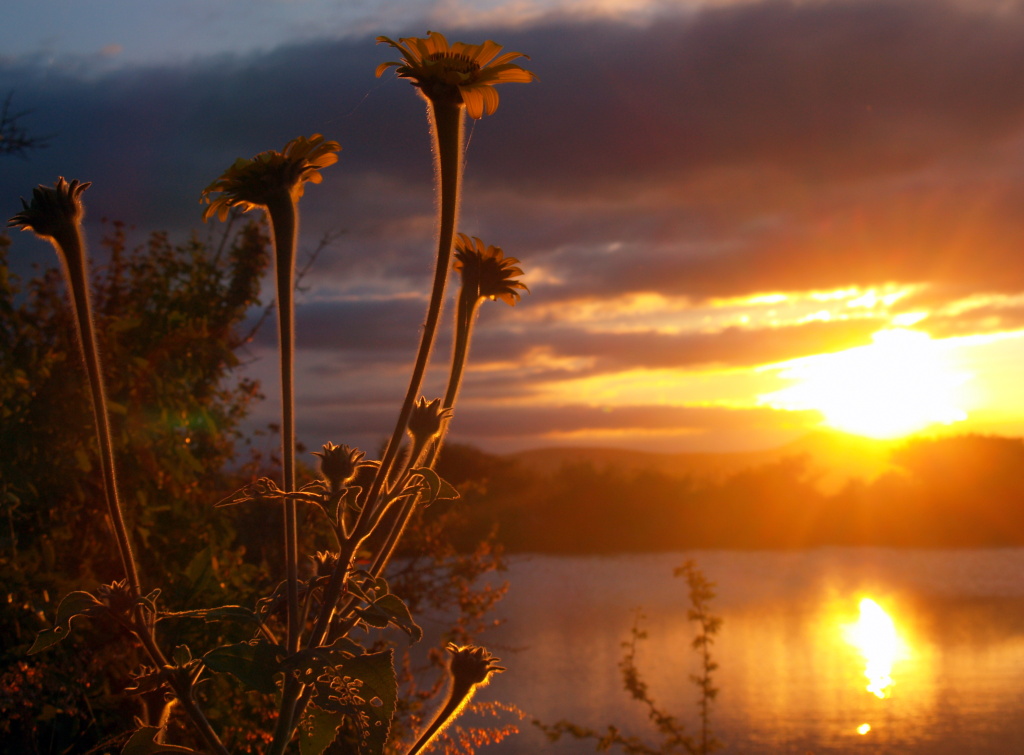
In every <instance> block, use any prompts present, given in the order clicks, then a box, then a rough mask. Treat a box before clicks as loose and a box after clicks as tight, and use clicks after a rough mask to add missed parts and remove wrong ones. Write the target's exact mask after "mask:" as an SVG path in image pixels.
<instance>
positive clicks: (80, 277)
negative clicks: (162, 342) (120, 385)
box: [52, 223, 142, 598]
mask: <svg viewBox="0 0 1024 755" xmlns="http://www.w3.org/2000/svg"><path fill="white" fill-rule="evenodd" d="M52 241H53V245H54V246H55V247H57V252H58V255H57V256H58V257H60V259H61V261H62V262H63V263H64V275H65V278H66V279H67V281H68V289H69V294H70V296H71V306H72V308H73V309H74V312H75V324H76V326H77V330H78V339H79V343H80V344H81V346H82V357H83V358H84V360H85V370H86V375H87V378H88V383H89V391H90V394H91V398H92V411H93V416H94V417H95V420H96V436H97V439H98V441H99V445H100V466H101V467H102V471H103V487H104V489H105V492H106V498H107V510H108V512H109V514H110V520H111V522H112V523H113V526H114V538H115V539H116V541H117V550H118V554H119V555H120V557H121V565H122V568H123V569H124V573H125V576H126V577H127V579H128V584H129V586H130V587H131V591H132V595H133V597H136V598H138V597H139V596H140V595H141V594H142V584H141V582H140V580H139V572H138V568H137V566H136V564H135V554H134V552H133V550H132V545H131V539H130V538H129V536H128V528H127V527H126V526H125V523H124V516H123V513H122V507H121V497H120V494H119V492H118V485H117V470H116V466H115V463H114V444H113V435H112V433H111V431H110V414H109V411H108V408H107V392H106V388H105V387H104V381H103V364H102V362H101V361H100V353H99V349H98V348H97V345H96V331H95V328H94V326H93V322H92V306H91V304H90V301H89V299H90V296H89V276H88V273H87V271H86V259H85V242H84V241H83V240H82V232H81V227H80V226H79V225H78V224H77V223H76V224H74V225H73V226H70V227H68V228H66V229H64V230H63V232H60V233H58V234H56V235H55V236H53V237H52Z"/></svg>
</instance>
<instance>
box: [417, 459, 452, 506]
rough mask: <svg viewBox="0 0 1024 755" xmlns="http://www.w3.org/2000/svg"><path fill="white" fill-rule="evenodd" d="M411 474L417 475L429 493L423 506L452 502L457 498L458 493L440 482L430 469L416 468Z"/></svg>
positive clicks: (438, 476)
mask: <svg viewBox="0 0 1024 755" xmlns="http://www.w3.org/2000/svg"><path fill="white" fill-rule="evenodd" d="M412 473H413V474H417V475H419V476H420V478H421V479H422V480H423V484H424V485H426V486H427V490H428V491H430V496H429V498H428V499H427V501H425V502H424V505H425V506H429V505H430V504H432V503H433V502H434V501H454V500H456V499H457V498H458V497H459V491H458V490H456V489H455V488H454V487H452V486H451V485H450V484H449V483H447V482H445V481H444V480H442V479H441V476H440V475H438V473H437V472H435V471H434V470H433V469H431V468H430V467H417V468H416V469H414V470H412Z"/></svg>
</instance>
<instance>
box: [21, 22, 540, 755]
mask: <svg viewBox="0 0 1024 755" xmlns="http://www.w3.org/2000/svg"><path fill="white" fill-rule="evenodd" d="M378 41H379V42H383V43H386V44H389V45H391V46H393V47H395V48H396V49H398V50H399V51H401V53H402V55H403V57H402V61H400V62H397V63H385V64H382V65H381V66H380V67H378V69H377V75H378V76H380V75H381V74H382V73H383V72H384V71H385V70H387V69H388V68H389V67H390V66H397V67H398V69H397V75H398V76H399V77H402V78H408V79H410V80H411V81H412V83H413V84H414V85H415V86H416V87H417V89H418V90H419V92H420V93H421V94H422V95H423V97H424V99H425V100H426V102H427V106H428V117H429V121H430V126H431V132H432V135H433V138H434V154H435V160H436V180H437V187H438V196H439V197H440V200H439V203H438V243H437V252H436V268H435V274H434V278H433V284H432V288H431V293H430V300H429V304H428V308H427V316H426V320H425V323H424V326H423V332H422V337H421V342H420V346H419V349H418V352H417V355H416V358H415V362H414V365H413V369H412V375H411V377H410V381H409V386H408V389H407V391H406V394H405V397H404V399H403V400H402V404H401V406H400V408H399V411H398V418H397V420H396V423H395V426H394V429H393V430H392V432H391V435H390V438H389V440H388V442H387V444H386V446H385V447H384V449H383V453H382V456H381V458H380V459H379V460H369V459H366V458H365V452H364V451H362V450H359V449H356V448H351V447H349V446H347V445H335V444H334V443H333V442H327V443H325V444H324V446H323V450H322V451H320V452H318V453H317V456H318V457H319V460H320V472H321V479H316V480H314V481H312V482H309V483H307V484H305V485H302V486H299V485H298V483H297V479H296V478H297V473H296V459H295V451H296V439H295V413H294V400H295V380H294V356H295V354H294V352H295V347H294V301H293V293H294V290H295V253H296V246H297V239H298V233H299V211H298V206H299V201H300V199H301V197H302V195H303V192H304V188H305V184H307V183H320V181H321V180H322V176H321V173H320V171H321V170H322V169H324V168H327V167H329V166H331V165H333V164H334V163H335V162H336V161H337V153H338V151H339V150H340V148H341V147H340V145H339V144H338V143H337V142H333V141H328V140H326V139H325V138H324V137H323V136H321V135H319V134H316V135H313V136H311V137H309V138H303V137H300V138H298V139H294V140H292V141H291V142H289V143H288V144H287V145H286V146H285V147H284V149H282V150H281V151H280V152H277V151H268V152H263V153H260V154H258V155H256V156H255V157H253V158H252V159H249V160H245V159H241V160H238V161H236V162H235V164H234V165H232V166H231V167H230V168H229V169H228V170H227V171H226V172H225V173H224V174H223V175H222V176H221V177H220V178H218V179H217V180H215V181H214V182H212V183H211V184H210V185H209V186H208V187H207V188H206V190H205V191H204V192H203V199H204V200H205V201H206V202H207V203H208V207H207V209H206V213H205V217H206V218H207V219H209V218H211V217H216V218H219V219H221V220H224V219H226V218H227V217H228V216H229V214H230V213H231V212H232V211H233V209H234V208H238V209H240V210H243V211H247V210H263V211H264V212H265V213H266V216H267V219H268V220H269V224H270V228H271V239H272V242H273V253H274V269H275V281H276V304H277V316H278V317H277V319H278V333H279V346H280V374H281V407H282V409H281V425H280V427H281V462H282V470H281V477H280V479H277V480H274V479H270V478H267V477H263V478H260V479H257V480H255V481H253V482H252V483H250V484H248V485H246V486H245V487H243V488H242V489H241V490H238V491H236V492H235V493H232V494H230V495H227V496H226V497H225V498H224V499H223V500H222V501H221V502H220V504H219V505H221V506H231V505H246V506H252V507H253V508H252V510H253V511H254V512H259V514H261V515H266V516H275V517H280V521H281V531H282V532H283V533H284V548H283V553H284V564H283V565H282V568H281V573H282V574H283V577H284V578H283V581H282V582H281V583H280V584H279V585H278V586H277V588H276V589H274V590H273V591H272V592H271V594H269V595H265V596H262V597H260V598H259V599H258V600H254V601H253V602H252V603H251V607H250V606H246V605H222V606H216V607H211V608H204V609H197V610H187V611H177V612H172V611H169V610H167V609H166V608H165V607H163V606H162V605H161V601H160V592H161V591H160V589H157V588H156V587H154V586H152V585H147V584H144V582H143V580H142V579H141V577H140V570H139V568H138V564H137V557H136V553H135V549H134V547H133V538H132V532H131V529H130V528H129V527H128V526H127V525H126V523H125V516H124V510H123V505H122V501H123V500H124V499H125V498H128V497H130V496H131V492H132V491H125V490H121V489H120V486H119V483H118V475H117V463H116V460H115V458H114V453H113V446H112V442H111V425H110V412H111V406H110V405H109V402H108V401H107V398H106V394H105V389H104V380H103V375H104V372H103V365H102V361H101V355H100V351H99V349H97V346H96V334H95V332H94V327H93V322H94V317H93V312H92V310H91V305H90V300H89V277H88V265H87V255H86V246H85V241H84V237H83V234H82V229H81V222H82V218H83V215H84V206H83V203H82V194H83V192H84V191H85V190H86V189H87V188H88V187H89V184H88V183H80V182H78V181H71V182H70V183H69V182H67V181H65V180H64V179H63V178H61V179H59V180H58V181H57V183H56V184H55V185H54V186H53V187H47V186H40V187H37V188H36V189H35V190H34V192H33V196H32V200H31V202H23V210H22V212H20V213H18V214H17V215H15V216H14V217H13V218H11V219H10V221H9V225H10V226H12V227H17V228H22V229H24V230H29V231H33V232H35V233H36V234H37V235H38V236H40V237H41V238H43V239H45V240H47V241H50V242H51V243H52V244H53V245H54V247H55V248H56V250H57V252H58V256H59V258H60V260H61V262H62V267H63V270H64V273H65V278H66V281H67V285H68V291H69V295H70V298H71V302H72V305H73V309H74V314H75V320H74V321H75V323H76V334H77V336H78V341H79V344H80V346H81V351H82V355H83V357H84V361H85V364H86V378H87V382H88V385H89V389H90V396H91V404H92V409H93V414H94V416H95V420H96V428H97V437H98V441H99V450H100V459H101V467H102V470H103V482H104V489H105V495H106V502H107V506H106V511H107V515H108V516H109V519H110V521H111V522H112V524H113V530H114V535H115V543H116V549H117V553H118V556H119V561H120V564H121V574H120V576H119V578H118V579H115V580H113V581H112V582H110V583H108V584H105V585H101V586H99V587H97V588H95V589H94V590H92V591H75V592H72V593H70V594H69V595H67V596H66V597H65V598H64V599H63V600H62V601H61V603H60V605H59V607H58V609H57V612H56V617H55V620H54V625H53V627H52V628H51V629H49V630H45V631H43V632H41V633H40V634H39V636H38V637H37V638H36V641H35V643H34V644H33V646H32V648H31V651H30V652H33V653H35V652H39V651H42V650H45V649H46V648H49V647H51V646H53V645H55V644H56V643H58V642H60V641H61V640H63V639H64V638H65V637H66V636H68V634H69V633H70V631H71V629H72V622H73V621H74V620H75V619H76V618H78V617H87V618H94V619H95V618H103V619H105V620H106V621H108V622H113V624H114V625H115V626H117V627H119V628H120V630H121V631H122V632H123V633H124V634H125V635H126V636H129V637H131V638H134V641H135V642H137V644H138V646H139V647H140V649H141V651H142V653H143V655H144V657H145V658H147V660H148V665H147V667H146V668H144V669H143V670H142V671H141V672H140V673H139V674H137V678H136V680H135V688H134V691H135V692H136V693H138V694H151V693H152V694H163V695H164V696H165V698H166V699H167V701H168V704H167V705H165V706H164V708H163V710H164V713H163V714H162V715H161V716H159V720H157V721H141V720H140V721H139V726H138V729H137V730H136V731H135V732H134V733H133V734H132V735H131V737H130V739H129V740H128V742H127V744H126V745H125V747H124V749H123V750H122V752H124V753H129V754H130V755H139V754H142V753H157V752H191V751H193V750H190V749H189V748H188V747H185V746H183V745H181V744H175V743H173V742H171V741H169V740H170V739H172V738H173V732H174V729H173V728H172V727H171V726H169V721H170V720H171V719H172V718H173V716H174V713H175V711H176V710H180V712H181V713H182V714H183V715H184V717H185V718H186V719H187V720H188V722H189V724H190V726H191V728H192V730H193V732H194V734H195V737H196V741H198V742H199V743H200V745H199V746H201V747H202V748H203V749H204V750H205V751H207V752H211V753H222V754H223V753H228V752H229V749H228V747H227V746H226V745H225V742H224V739H223V738H222V735H223V731H222V730H219V729H218V727H217V726H215V725H214V723H213V722H211V719H210V718H209V717H208V716H207V715H206V713H205V712H204V709H203V689H204V687H206V686H209V683H210V682H213V681H215V680H216V679H217V676H218V675H220V674H229V675H232V676H234V677H235V678H236V679H237V680H239V681H240V682H241V683H242V684H243V685H244V686H245V687H247V688H250V689H252V690H255V691H257V692H261V693H264V694H267V695H273V696H275V697H276V700H277V704H276V717H273V724H272V726H273V731H272V733H270V734H268V736H267V740H268V741H269V742H270V744H269V746H268V748H267V750H266V751H267V752H268V753H271V755H280V753H284V752H285V751H286V750H287V749H288V748H289V747H290V746H294V745H295V744H296V743H297V746H298V749H299V752H301V753H302V754H303V755H307V754H308V753H322V752H325V751H331V752H353V753H359V754H360V755H370V754H371V753H383V752H384V751H385V747H386V746H387V745H388V737H389V731H390V729H391V722H392V717H393V715H394V713H395V710H396V707H397V705H398V699H397V698H398V684H397V679H396V671H395V665H394V659H393V657H392V651H391V649H390V648H387V647H385V646H383V645H381V644H379V643H378V642H377V641H376V640H375V639H374V635H373V634H368V635H367V634H365V633H364V632H363V631H360V632H359V633H356V632H355V630H357V629H358V630H367V631H374V630H384V629H386V628H388V627H394V628H397V629H398V630H401V631H402V632H404V633H406V634H407V635H408V636H409V637H410V638H411V639H412V640H413V641H416V640H419V639H420V638H421V636H422V631H421V629H420V628H419V626H418V625H417V624H416V622H415V620H414V619H413V617H412V615H411V612H410V610H409V608H408V607H407V605H406V603H405V602H404V601H403V600H402V598H401V597H399V596H398V595H396V594H394V593H393V592H391V590H390V588H389V585H388V582H387V581H386V579H385V578H384V572H385V568H386V567H387V565H388V562H389V560H390V559H391V557H392V555H393V554H394V553H395V550H396V547H397V545H398V543H399V540H400V539H401V537H402V534H403V532H404V531H405V529H406V526H407V525H408V523H409V521H410V519H411V517H412V516H413V515H414V514H415V513H416V511H417V510H420V509H422V508H424V507H427V506H429V505H431V504H432V503H434V502H436V501H438V500H443V499H452V498H455V497H457V495H458V494H457V492H456V491H455V489H454V488H453V487H452V486H451V485H449V484H448V483H446V482H445V481H444V480H442V479H441V478H440V477H439V476H438V474H437V473H436V472H435V471H434V465H435V463H436V461H437V459H438V453H439V450H440V448H441V445H442V444H443V442H444V438H445V435H446V433H447V430H448V426H449V424H450V422H451V419H452V416H453V412H454V404H455V399H456V397H457V395H458V391H459V385H460V383H461V380H462V375H463V372H464V365H465V359H466V355H467V354H468V350H469V339H470V336H471V334H472V324H473V320H474V318H475V315H476V311H477V308H478V307H479V305H480V303H481V302H482V301H483V300H484V299H487V298H491V299H495V298H501V299H503V300H504V301H506V302H507V303H509V304H515V303H516V301H517V300H518V298H519V290H521V289H525V286H524V285H523V284H522V283H520V282H518V281H517V280H516V279H515V277H516V276H518V275H520V274H521V270H520V269H519V268H518V267H516V266H515V264H516V262H517V260H515V259H513V258H505V257H504V254H503V252H502V251H501V250H500V249H497V248H495V247H489V246H485V245H484V244H483V242H481V241H480V240H479V239H472V240H471V239H470V238H469V237H467V236H464V235H462V234H459V236H458V242H457V243H456V228H457V223H458V207H459V201H460V186H461V176H462V168H463V162H464V154H463V147H464V136H463V124H464V119H465V115H466V114H467V113H468V114H469V115H470V116H471V117H473V118H481V117H482V116H483V115H485V114H487V115H489V114H492V113H493V112H494V111H495V110H496V109H497V106H498V95H497V92H496V91H495V90H494V85H495V84H499V83H505V82H529V81H531V80H532V79H533V75H532V74H531V73H530V72H528V71H526V70H524V69H523V68H521V67H520V66H518V65H516V64H515V63H513V62H512V61H513V60H515V59H517V58H519V57H521V55H520V54H519V53H505V54H501V55H499V53H500V52H501V49H502V48H501V46H500V45H497V44H495V43H494V42H490V41H487V42H484V43H483V44H481V45H467V44H463V43H454V44H449V43H448V42H447V40H446V39H445V38H444V36H443V35H441V34H438V33H436V32H430V33H429V34H428V37H426V38H423V39H419V38H403V39H400V40H399V41H398V42H394V41H392V40H390V39H388V38H386V37H380V38H378ZM455 247H457V248H458V262H457V264H456V269H457V270H459V272H460V273H461V281H462V290H461V292H460V295H459V298H458V302H459V304H458V307H457V313H456V326H455V331H456V335H455V344H456V346H455V349H454V350H453V356H452V361H451V366H450V369H449V383H448V389H447V392H446V396H445V397H444V398H443V399H442V398H436V399H434V400H430V401H428V400H427V399H425V398H423V397H421V396H420V395H419V393H420V389H421V386H422V384H423V379H424V376H425V373H426V370H427V368H428V365H429V363H430V357H431V352H432V348H433V345H434V341H435V339H436V334H437V331H438V324H439V320H440V314H441V308H442V303H443V300H444V295H445V289H446V284H447V280H448V278H449V276H450V274H451V269H452V256H453V248H455ZM407 438H408V442H406V439H407ZM213 503H214V502H213V501H211V504H213ZM300 507H304V508H305V510H306V513H307V514H309V515H310V516H318V517H320V518H321V519H322V520H323V521H324V522H326V523H327V526H328V529H329V531H330V532H331V533H332V536H333V544H332V546H331V547H330V548H329V549H328V550H326V551H318V552H316V553H309V554H306V556H305V558H302V557H300V552H299V550H300V548H299V543H300V538H299V533H298V526H299V525H298V522H299V516H298V513H299V508H300ZM357 559H358V561H357ZM304 564H311V565H312V566H311V568H310V569H309V570H308V571H309V573H308V574H305V575H304V574H303V573H302V571H303V569H302V567H303V565H304ZM241 602H245V601H241ZM195 619H201V620H204V621H206V622H208V623H211V622H216V623H218V624H225V623H228V622H231V623H232V624H233V625H237V626H242V627H245V628H246V630H245V631H246V634H247V639H245V640H243V641H240V642H234V643H230V644H226V645H221V646H219V647H213V648H203V649H201V650H200V649H199V648H195V647H189V646H186V645H182V644H179V645H177V646H175V647H169V646H167V644H166V641H162V637H161V635H162V634H166V633H165V632H163V628H164V627H166V626H168V625H171V624H173V623H175V622H183V621H189V620H195ZM367 637H369V638H370V639H369V640H368V639H366V638H367ZM194 644H195V643H193V645H194ZM448 650H449V652H450V653H451V656H452V657H451V664H450V674H449V677H450V679H449V685H450V690H449V694H448V700H447V702H446V703H445V704H444V706H443V707H442V708H441V710H440V711H439V712H438V715H437V716H436V717H435V718H434V720H433V722H432V723H431V724H430V726H429V727H428V728H427V730H426V731H424V732H423V733H422V736H421V737H420V740H419V741H418V742H417V744H416V745H414V747H413V750H411V751H410V752H425V751H426V749H427V748H428V747H429V746H430V743H431V741H432V740H433V737H434V735H435V734H436V732H438V731H440V730H441V729H443V728H444V726H446V725H447V724H448V723H449V722H450V721H451V719H452V718H454V717H455V716H456V715H458V713H459V711H461V710H462V709H463V707H464V706H465V704H466V702H467V701H468V699H469V698H470V696H471V695H472V693H473V692H474V690H475V689H476V688H477V687H479V686H481V685H483V684H486V683H487V681H488V680H489V679H490V677H491V676H492V675H493V674H494V673H496V672H500V671H503V670H504V669H503V668H502V667H500V666H497V665H495V661H496V660H497V659H495V658H493V657H492V656H491V655H490V653H488V652H487V651H486V650H484V649H483V648H478V647H474V646H463V645H452V646H450V647H449V648H448ZM221 725H222V726H223V725H230V722H224V723H222V724H221Z"/></svg>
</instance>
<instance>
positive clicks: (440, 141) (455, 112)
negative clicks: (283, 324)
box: [307, 100, 464, 647]
mask: <svg viewBox="0 0 1024 755" xmlns="http://www.w3.org/2000/svg"><path fill="white" fill-rule="evenodd" d="M427 105H428V110H429V114H430V120H431V127H432V134H433V139H434V158H435V160H434V162H435V168H436V173H437V181H438V184H439V194H440V201H439V204H438V234H437V262H436V267H435V268H434V283H433V286H432V289H431V293H430V303H429V305H428V306H427V317H426V321H425V322H424V324H423V335H422V336H421V338H420V346H419V351H418V353H417V355H416V362H415V364H414V365H413V370H412V376H411V377H410V378H409V388H408V390H407V391H406V394H405V400H404V401H403V402H402V408H401V411H400V412H399V414H398V421H397V422H396V423H395V429H394V432H392V434H391V438H390V439H389V440H388V445H387V447H386V448H385V450H384V457H383V458H382V459H381V463H380V467H379V468H378V470H377V474H376V476H375V477H374V479H373V483H372V484H371V486H370V490H369V492H368V493H367V496H366V500H365V502H364V504H363V509H362V511H360V513H359V517H358V519H356V522H355V525H354V526H353V528H352V537H351V541H352V543H353V544H352V545H351V546H349V547H347V548H345V549H343V550H342V554H341V556H342V557H340V558H339V559H338V565H337V567H336V568H335V570H334V573H333V574H332V575H331V579H330V581H329V582H328V583H327V587H326V588H325V589H324V599H323V604H322V606H321V608H320V614H319V616H318V617H317V621H316V624H315V625H314V627H313V632H312V634H311V635H310V638H309V642H308V643H307V644H308V646H309V647H316V646H317V645H318V644H319V643H320V642H321V641H322V640H323V638H324V637H325V636H326V634H327V629H328V627H329V625H330V618H331V615H332V613H333V611H334V608H335V605H336V604H337V602H338V598H339V596H340V595H341V588H342V585H343V584H344V580H345V574H346V573H347V572H348V569H349V566H350V563H349V562H350V560H351V555H353V554H354V553H355V550H356V547H357V544H358V543H361V542H363V541H364V540H365V539H366V537H367V536H368V535H369V534H370V533H369V532H366V531H365V530H366V525H367V523H368V522H371V521H373V519H372V517H371V514H372V513H373V510H374V509H376V508H377V501H378V498H379V497H380V494H381V491H383V490H384V489H385V485H386V484H387V479H388V476H389V475H390V473H391V468H392V465H393V464H394V462H395V458H396V456H397V455H398V450H399V448H400V447H401V445H402V437H403V435H404V434H405V428H406V425H408V423H409V415H410V414H411V413H412V407H413V404H414V403H415V401H416V396H417V394H418V393H419V391H420V386H421V385H422V384H423V376H424V374H425V373H426V370H427V364H428V363H429V362H430V353H431V351H432V349H433V347H434V340H435V336H436V335H437V324H438V321H439V320H440V317H441V307H442V305H443V303H444V292H445V287H446V284H447V281H448V268H449V266H450V264H451V257H452V243H453V241H454V240H455V227H456V222H457V220H458V214H459V192H460V186H461V178H462V161H463V120H464V106H463V105H462V104H461V103H455V102H450V101H448V102H435V101H434V100H428V101H427ZM346 555H347V556H348V558H345V557H344V556H346Z"/></svg>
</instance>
